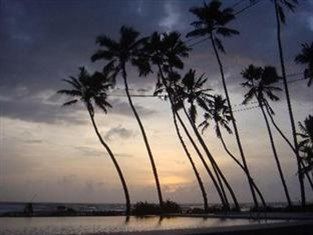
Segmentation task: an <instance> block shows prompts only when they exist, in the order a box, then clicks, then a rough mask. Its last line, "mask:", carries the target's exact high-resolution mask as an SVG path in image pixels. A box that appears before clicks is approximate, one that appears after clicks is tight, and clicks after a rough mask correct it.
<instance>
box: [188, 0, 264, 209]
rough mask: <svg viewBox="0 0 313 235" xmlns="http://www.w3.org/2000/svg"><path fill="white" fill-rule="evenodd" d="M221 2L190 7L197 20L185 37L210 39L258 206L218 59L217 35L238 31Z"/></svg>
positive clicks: (248, 177)
mask: <svg viewBox="0 0 313 235" xmlns="http://www.w3.org/2000/svg"><path fill="white" fill-rule="evenodd" d="M221 6H222V3H221V2H220V1H218V0H213V1H211V2H210V4H208V5H207V4H206V3H205V2H204V4H203V7H193V8H191V9H190V12H191V13H193V14H194V15H195V16H196V17H197V20H196V21H194V22H192V23H191V25H192V26H194V28H195V29H194V30H193V31H191V32H189V33H188V34H187V37H203V36H206V37H208V38H209V39H210V41H211V44H212V47H213V50H214V53H215V56H216V59H217V62H218V65H219V69H220V73H221V79H222V83H223V88H224V92H225V96H226V100H227V105H228V106H229V107H230V115H231V117H232V124H233V128H234V132H235V137H236V141H237V144H238V148H239V152H240V156H241V159H242V162H243V165H244V167H245V168H246V172H247V179H248V183H249V186H250V190H251V194H252V199H253V202H254V205H255V207H258V200H257V198H256V195H255V191H254V189H253V186H252V182H251V180H250V179H251V178H252V177H251V175H250V172H249V168H248V165H247V162H246V158H245V155H244V151H243V148H242V144H241V140H240V136H239V131H238V128H237V124H236V121H235V118H234V115H233V111H232V109H231V101H230V98H229V94H228V89H227V86H226V80H225V75H224V69H223V64H222V61H221V59H220V55H219V51H221V52H225V49H224V46H223V44H222V41H221V39H220V38H219V36H222V37H231V36H233V35H238V34H239V32H238V31H237V30H234V29H231V28H228V27H227V24H228V23H229V22H231V21H232V20H234V19H235V16H234V14H233V9H232V8H225V9H221Z"/></svg>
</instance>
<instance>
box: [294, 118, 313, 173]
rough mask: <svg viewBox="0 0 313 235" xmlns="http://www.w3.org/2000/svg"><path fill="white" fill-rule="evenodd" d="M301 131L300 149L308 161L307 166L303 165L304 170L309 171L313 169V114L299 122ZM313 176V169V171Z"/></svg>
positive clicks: (303, 171)
mask: <svg viewBox="0 0 313 235" xmlns="http://www.w3.org/2000/svg"><path fill="white" fill-rule="evenodd" d="M298 125H299V129H300V132H299V133H298V135H299V136H300V138H301V141H300V142H299V148H300V151H301V152H302V153H303V155H304V157H303V158H304V160H305V162H306V163H307V166H305V167H303V170H302V172H300V173H307V172H309V171H312V169H313V116H311V115H309V116H308V117H307V118H306V119H305V120H304V122H303V124H302V123H301V122H299V124H298ZM312 178H313V171H312Z"/></svg>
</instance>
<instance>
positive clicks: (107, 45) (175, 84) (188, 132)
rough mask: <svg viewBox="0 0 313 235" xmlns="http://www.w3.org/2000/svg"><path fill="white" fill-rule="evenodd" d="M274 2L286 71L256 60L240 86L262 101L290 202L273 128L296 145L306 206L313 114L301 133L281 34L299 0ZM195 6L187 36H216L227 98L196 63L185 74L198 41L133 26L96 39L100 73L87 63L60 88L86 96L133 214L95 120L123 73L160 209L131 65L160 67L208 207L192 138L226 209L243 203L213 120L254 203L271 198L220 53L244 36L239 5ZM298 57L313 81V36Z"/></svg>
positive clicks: (162, 86) (141, 69)
mask: <svg viewBox="0 0 313 235" xmlns="http://www.w3.org/2000/svg"><path fill="white" fill-rule="evenodd" d="M272 2H273V3H274V9H275V14H276V20H277V41H278V50H279V58H278V59H279V61H280V65H281V74H282V75H281V76H280V75H278V72H277V69H276V68H275V67H273V66H265V67H258V66H255V65H249V66H248V67H247V68H245V69H244V70H243V71H242V77H243V80H244V82H243V83H242V84H241V85H242V86H243V87H244V88H246V89H247V93H246V94H245V95H244V100H243V104H248V103H249V102H251V101H252V100H253V99H255V101H256V102H257V103H258V105H259V108H260V110H261V112H262V115H263V117H264V120H265V124H266V128H267V130H268V135H269V140H270V145H271V148H272V152H273V157H274V160H275V162H276V166H277V170H278V175H279V177H280V179H281V182H282V187H283V190H284V192H285V196H286V201H287V203H288V206H290V207H291V206H292V200H291V198H290V193H289V190H288V186H287V182H286V181H285V176H284V171H283V169H282V167H281V163H280V158H279V156H278V153H277V150H276V145H275V138H274V134H273V130H272V128H273V127H274V128H275V129H276V130H277V131H278V133H279V134H280V136H281V137H282V138H283V139H284V140H285V141H286V142H287V144H288V145H289V146H290V148H291V150H292V153H293V155H294V156H295V160H296V162H297V166H298V177H299V183H300V192H301V203H302V206H303V207H304V206H305V205H306V204H305V203H306V198H305V188H304V180H305V179H307V181H308V182H309V184H310V186H311V188H312V189H313V184H312V180H313V178H312V176H311V175H310V174H309V171H310V170H312V161H313V158H312V155H313V154H312V153H313V151H312V145H313V144H312V143H313V131H312V129H313V128H312V127H313V124H312V122H313V117H312V116H309V117H308V118H307V119H306V120H305V121H304V124H302V123H300V124H299V127H300V130H301V133H297V132H296V126H295V121H294V117H293V112H292V105H291V101H290V95H289V88H288V83H287V79H286V69H285V63H284V56H283V49H282V40H281V26H282V25H283V24H284V23H285V14H284V7H287V8H288V9H290V10H292V11H293V10H294V8H295V6H296V5H297V1H296V0H273V1H272ZM190 12H191V13H192V14H193V15H194V16H195V17H196V20H195V21H194V22H192V23H191V25H192V26H193V27H194V29H193V30H192V31H191V32H189V33H188V34H187V35H186V36H187V37H197V38H198V37H207V38H208V39H209V42H210V44H211V46H212V48H213V53H214V55H215V57H216V61H217V65H218V67H219V70H220V77H221V82H222V85H223V89H224V96H225V99H224V98H223V95H220V94H213V93H212V90H211V89H208V88H206V81H207V79H206V77H205V75H204V74H202V75H200V76H198V75H197V73H196V71H195V70H193V69H190V70H189V71H188V72H187V73H186V74H183V75H182V74H181V73H182V72H181V71H182V69H184V61H183V60H184V59H186V58H187V57H188V56H189V52H190V50H191V48H189V47H188V46H187V45H186V44H185V42H184V41H183V39H182V37H181V35H180V34H179V33H178V32H168V33H158V32H155V33H153V34H152V35H151V36H148V37H141V36H140V34H139V32H137V31H136V30H134V29H133V28H131V27H126V26H122V27H121V29H120V37H119V39H118V40H114V39H112V38H110V37H109V36H107V35H101V36H99V37H97V39H96V42H97V44H98V45H99V50H97V51H96V52H95V53H94V54H93V55H92V57H91V60H92V61H94V62H95V61H103V62H104V66H103V70H102V71H101V72H95V73H93V74H90V73H88V72H87V71H86V69H85V68H83V67H81V68H80V71H79V74H78V76H77V77H70V79H66V80H64V81H65V82H66V83H68V84H69V85H70V86H71V88H70V89H65V90H60V91H58V92H59V93H60V94H64V95H68V96H71V97H73V99H72V100H70V101H68V102H66V103H65V104H64V105H71V104H74V103H77V102H78V101H80V102H82V103H83V104H84V105H85V107H86V108H87V111H88V113H89V115H90V118H91V122H92V125H93V127H94V130H95V132H96V135H97V137H98V138H99V141H100V142H101V144H102V145H103V147H104V148H105V150H106V151H107V152H108V154H109V156H110V158H111V159H112V161H113V163H114V166H115V168H116V170H117V172H118V175H119V178H120V180H121V183H122V186H123V189H124V193H125V199H126V213H127V214H129V213H130V205H131V204H130V197H129V194H128V189H127V185H126V182H125V178H124V177H123V173H122V170H121V168H120V167H119V164H118V162H117V160H116V157H115V156H114V152H113V151H112V150H111V148H110V147H109V145H108V144H107V143H106V142H105V141H104V139H103V138H102V136H101V134H100V133H99V131H98V128H97V124H96V122H95V113H96V112H95V106H97V107H98V108H99V109H100V110H102V111H104V112H105V113H106V112H107V110H108V109H109V108H111V105H110V103H109V102H108V93H109V91H110V90H111V89H114V85H115V83H116V80H117V79H118V78H120V79H122V81H123V83H124V88H125V93H126V96H127V98H128V102H129V105H130V107H131V109H132V112H133V114H134V116H135V118H136V121H137V123H138V125H139V128H140V131H141V134H142V137H143V140H144V144H145V147H146V150H147V154H148V157H149V160H150V163H151V167H152V171H153V174H154V179H155V184H156V190H157V194H158V199H159V204H160V207H161V208H162V206H163V196H162V190H161V184H160V181H159V177H158V172H157V167H156V164H155V161H154V158H155V157H154V155H153V151H152V149H151V146H150V144H149V140H148V138H147V135H146V131H145V128H144V125H143V123H142V120H141V118H140V116H139V114H138V112H137V110H136V108H135V106H134V103H133V100H132V96H131V95H130V92H129V85H128V76H127V74H128V70H129V67H130V66H133V67H136V69H137V70H138V76H147V75H149V74H151V73H153V74H156V85H155V92H154V94H155V95H162V97H165V99H164V100H165V101H168V102H169V104H170V107H171V114H172V119H173V123H174V127H175V132H176V134H177V137H178V139H179V141H180V143H181V146H182V148H183V150H184V153H185V155H186V157H187V159H188V161H189V162H190V164H191V167H192V169H193V171H194V174H195V176H196V179H197V182H198V184H199V189H200V191H201V193H202V197H203V203H204V210H205V211H208V209H209V207H208V198H207V193H206V190H205V186H204V183H203V180H202V179H201V176H200V174H199V171H198V169H197V167H196V165H195V162H194V159H193V156H192V154H191V150H190V149H189V148H188V147H187V146H189V145H187V143H186V141H188V142H190V144H191V146H192V148H193V149H194V151H195V153H196V156H197V157H199V159H200V161H201V163H202V164H203V166H204V168H205V169H206V173H207V174H208V176H209V177H210V179H211V180H212V184H213V187H214V189H215V190H216V193H217V195H218V196H219V199H220V202H221V205H222V208H223V209H224V210H230V209H236V210H240V207H239V203H238V200H237V197H236V194H235V191H234V190H233V188H232V186H231V185H230V183H229V181H228V179H227V178H226V176H225V175H224V173H223V171H222V169H221V168H220V166H219V165H218V163H217V162H216V160H215V158H214V156H213V155H212V154H211V152H210V150H209V146H208V144H207V143H206V141H205V140H204V137H203V135H202V133H203V132H204V131H205V130H207V127H209V125H210V124H211V123H214V129H215V133H216V136H217V138H218V139H219V140H220V141H221V144H222V146H223V148H224V150H225V152H226V153H227V155H228V156H229V157H230V158H231V159H232V160H233V161H234V162H235V163H236V164H237V165H238V167H239V168H240V169H241V170H242V171H243V173H244V174H245V175H246V178H247V182H248V184H249V186H250V191H251V196H252V199H253V203H254V207H255V208H260V205H259V203H260V202H261V203H262V207H266V200H265V199H264V197H263V195H262V192H261V190H260V188H259V187H258V186H257V184H256V182H255V181H254V179H253V177H252V175H251V173H250V170H249V167H248V163H247V158H246V155H245V152H244V149H243V146H242V143H241V139H240V133H239V130H238V128H237V120H236V119H235V117H234V114H233V110H232V103H231V98H230V95H229V92H228V87H227V83H226V80H225V74H224V67H223V62H222V57H221V53H225V48H224V46H223V43H222V38H223V37H231V36H235V35H239V32H238V31H237V30H235V29H232V28H229V27H228V24H229V23H230V22H231V21H233V20H234V19H235V14H234V12H233V9H232V8H223V7H222V3H221V2H220V1H217V0H213V1H211V2H210V3H205V2H204V3H203V5H202V6H200V7H194V8H191V9H190ZM295 61H296V62H297V63H301V64H304V65H307V68H305V71H304V76H305V78H308V79H309V83H308V86H310V85H311V82H312V76H313V43H312V44H311V45H309V44H303V45H302V52H301V53H300V54H299V55H297V56H296V58H295ZM280 80H282V81H283V84H284V86H283V89H282V88H280V87H279V86H278V85H277V82H278V81H280ZM278 92H284V93H285V95H286V100H287V106H288V112H289V115H290V123H291V131H292V134H293V142H291V141H290V140H289V139H288V138H287V137H286V135H285V134H284V133H283V131H282V130H281V129H280V128H279V126H278V124H277V122H276V121H275V119H274V114H275V113H274V110H273V108H272V107H271V105H270V102H277V101H279V97H278V95H277V94H276V93H278ZM199 113H201V114H203V117H202V121H201V122H199V121H198V119H199V117H198V116H199V115H198V114H199ZM222 129H225V130H226V132H227V133H229V134H232V133H234V134H235V140H236V142H237V146H238V150H239V155H240V158H238V157H237V156H235V154H234V153H232V152H231V150H230V149H229V148H228V146H227V144H226V142H225V139H224V137H223V130H222ZM184 137H185V138H186V140H185V139H184ZM297 137H300V138H301V141H298V140H297Z"/></svg>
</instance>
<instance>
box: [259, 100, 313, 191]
mask: <svg viewBox="0 0 313 235" xmlns="http://www.w3.org/2000/svg"><path fill="white" fill-rule="evenodd" d="M264 102H265V103H268V102H267V101H266V100H265V101H264ZM264 106H265V110H266V113H267V115H268V116H269V117H270V120H271V123H272V124H273V126H274V127H275V129H276V130H277V132H278V133H279V135H280V136H281V137H282V138H283V139H284V141H285V142H286V143H287V144H288V146H289V147H290V149H291V150H292V151H293V153H294V154H295V156H296V157H297V155H296V150H295V148H294V146H293V145H292V143H291V142H290V140H289V139H288V138H287V136H286V135H285V134H284V132H283V131H282V130H281V128H280V127H279V126H278V125H277V123H276V121H275V120H274V117H273V115H274V114H275V112H274V111H273V110H272V109H271V108H270V105H269V104H266V105H264ZM300 165H301V169H305V168H306V166H305V164H304V162H303V161H302V160H301V161H300ZM301 172H303V173H304V175H305V176H306V179H307V180H308V182H309V184H310V187H311V189H312V190H313V179H311V177H310V175H309V174H308V172H307V171H302V170H301Z"/></svg>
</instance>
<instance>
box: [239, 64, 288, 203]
mask: <svg viewBox="0 0 313 235" xmlns="http://www.w3.org/2000/svg"><path fill="white" fill-rule="evenodd" d="M241 74H242V76H243V78H244V79H246V82H244V83H242V84H241V85H242V86H243V87H247V88H249V91H248V92H247V93H246V94H245V96H244V97H245V98H244V101H243V104H247V103H249V102H250V101H251V100H252V99H253V98H256V100H257V102H258V104H259V107H260V109H261V111H262V114H263V117H264V120H265V124H266V127H267V131H268V135H269V138H270V143H271V146H272V151H273V155H274V158H275V161H276V165H277V169H278V172H279V176H280V179H281V181H282V185H283V187H284V191H285V195H286V199H287V203H288V206H289V207H291V199H290V196H289V191H288V187H287V185H286V181H285V178H284V174H283V170H282V168H281V164H280V161H279V158H278V155H277V151H276V146H275V143H274V138H273V134H272V130H271V127H270V124H269V121H268V118H267V115H266V113H265V110H264V105H268V107H269V103H268V102H267V100H266V97H268V98H269V99H270V100H272V101H278V100H279V98H278V96H276V95H275V94H274V92H275V91H281V89H280V88H279V87H276V86H273V85H274V84H275V83H277V82H278V81H279V80H280V79H281V77H279V76H278V74H277V71H276V68H275V67H271V66H265V67H264V68H262V67H255V66H254V65H249V67H248V68H246V69H245V70H244V71H243V72H242V73H241Z"/></svg>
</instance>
